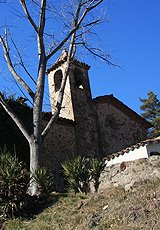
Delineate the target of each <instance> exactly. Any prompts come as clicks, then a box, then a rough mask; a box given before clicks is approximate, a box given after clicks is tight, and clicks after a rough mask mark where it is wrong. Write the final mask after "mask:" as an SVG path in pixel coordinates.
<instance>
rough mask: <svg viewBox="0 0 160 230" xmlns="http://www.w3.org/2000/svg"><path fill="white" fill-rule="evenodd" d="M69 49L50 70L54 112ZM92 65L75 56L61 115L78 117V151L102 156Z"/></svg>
mask: <svg viewBox="0 0 160 230" xmlns="http://www.w3.org/2000/svg"><path fill="white" fill-rule="evenodd" d="M66 58H67V52H66V51H63V52H62V54H61V56H60V57H59V59H58V60H57V61H56V63H55V64H54V65H53V66H52V67H51V68H49V69H48V70H47V73H48V81H49V91H50V101H51V110H52V113H54V109H55V105H56V101H57V98H58V93H59V89H60V86H61V81H62V78H63V73H64V70H65V67H66ZM89 68H90V67H89V66H88V65H86V64H85V63H82V62H79V61H77V60H76V59H72V61H71V63H70V69H69V74H68V77H67V82H66V87H65V91H64V98H63V103H62V109H61V112H60V117H62V118H66V119H70V120H73V121H75V133H76V142H77V149H78V154H80V155H82V156H86V157H95V156H98V152H99V151H98V144H97V139H98V138H97V121H96V111H95V108H94V104H93V102H92V97H91V90H90V84H89V78H88V70H89Z"/></svg>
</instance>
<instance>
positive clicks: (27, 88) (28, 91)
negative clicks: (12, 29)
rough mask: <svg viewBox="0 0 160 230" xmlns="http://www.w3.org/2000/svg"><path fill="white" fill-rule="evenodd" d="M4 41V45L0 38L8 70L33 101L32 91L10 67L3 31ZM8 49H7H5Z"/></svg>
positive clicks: (11, 66) (10, 62)
mask: <svg viewBox="0 0 160 230" xmlns="http://www.w3.org/2000/svg"><path fill="white" fill-rule="evenodd" d="M5 40H6V45H5V43H4V40H3V38H2V37H1V36H0V42H1V45H2V47H3V50H4V55H5V58H6V61H7V64H8V68H9V70H10V72H11V74H12V75H13V77H14V78H15V79H16V80H17V81H18V82H19V83H20V84H21V85H22V87H23V88H24V89H25V90H26V91H27V93H28V94H29V95H30V96H31V97H32V99H34V93H33V91H32V90H31V89H30V88H29V87H28V85H27V84H26V83H25V82H24V81H23V80H22V79H21V78H20V77H19V76H18V74H17V73H16V71H15V69H14V67H13V65H12V61H11V59H10V55H9V47H8V41H7V32H6V30H5ZM7 47H8V48H7Z"/></svg>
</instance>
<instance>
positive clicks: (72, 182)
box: [62, 156, 90, 194]
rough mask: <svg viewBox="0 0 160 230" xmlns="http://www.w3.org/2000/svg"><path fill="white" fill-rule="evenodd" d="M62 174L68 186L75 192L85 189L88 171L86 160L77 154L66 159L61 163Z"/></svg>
mask: <svg viewBox="0 0 160 230" xmlns="http://www.w3.org/2000/svg"><path fill="white" fill-rule="evenodd" d="M62 168H63V175H64V178H65V180H66V182H67V184H68V186H69V188H71V189H74V191H75V194H76V193H77V192H79V191H80V192H83V191H84V190H86V187H87V186H88V181H89V177H90V175H89V172H88V170H87V169H86V160H85V158H81V156H78V157H77V158H75V159H71V160H67V161H66V162H65V163H64V164H62Z"/></svg>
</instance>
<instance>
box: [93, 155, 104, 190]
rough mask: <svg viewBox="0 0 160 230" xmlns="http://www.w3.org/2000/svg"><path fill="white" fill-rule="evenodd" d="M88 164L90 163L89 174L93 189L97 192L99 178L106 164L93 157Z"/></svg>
mask: <svg viewBox="0 0 160 230" xmlns="http://www.w3.org/2000/svg"><path fill="white" fill-rule="evenodd" d="M90 164H91V169H90V174H91V177H92V179H93V180H94V188H95V191H96V192H97V191H98V187H99V184H100V182H99V178H100V175H101V173H102V172H103V170H104V168H105V166H106V164H105V162H104V161H99V160H98V159H94V158H93V159H91V160H90Z"/></svg>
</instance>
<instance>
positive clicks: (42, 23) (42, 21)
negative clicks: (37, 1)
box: [39, 0, 46, 34]
mask: <svg viewBox="0 0 160 230" xmlns="http://www.w3.org/2000/svg"><path fill="white" fill-rule="evenodd" d="M45 12H46V0H42V4H41V13H40V24H39V31H40V33H42V34H43V31H44V26H45Z"/></svg>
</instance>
